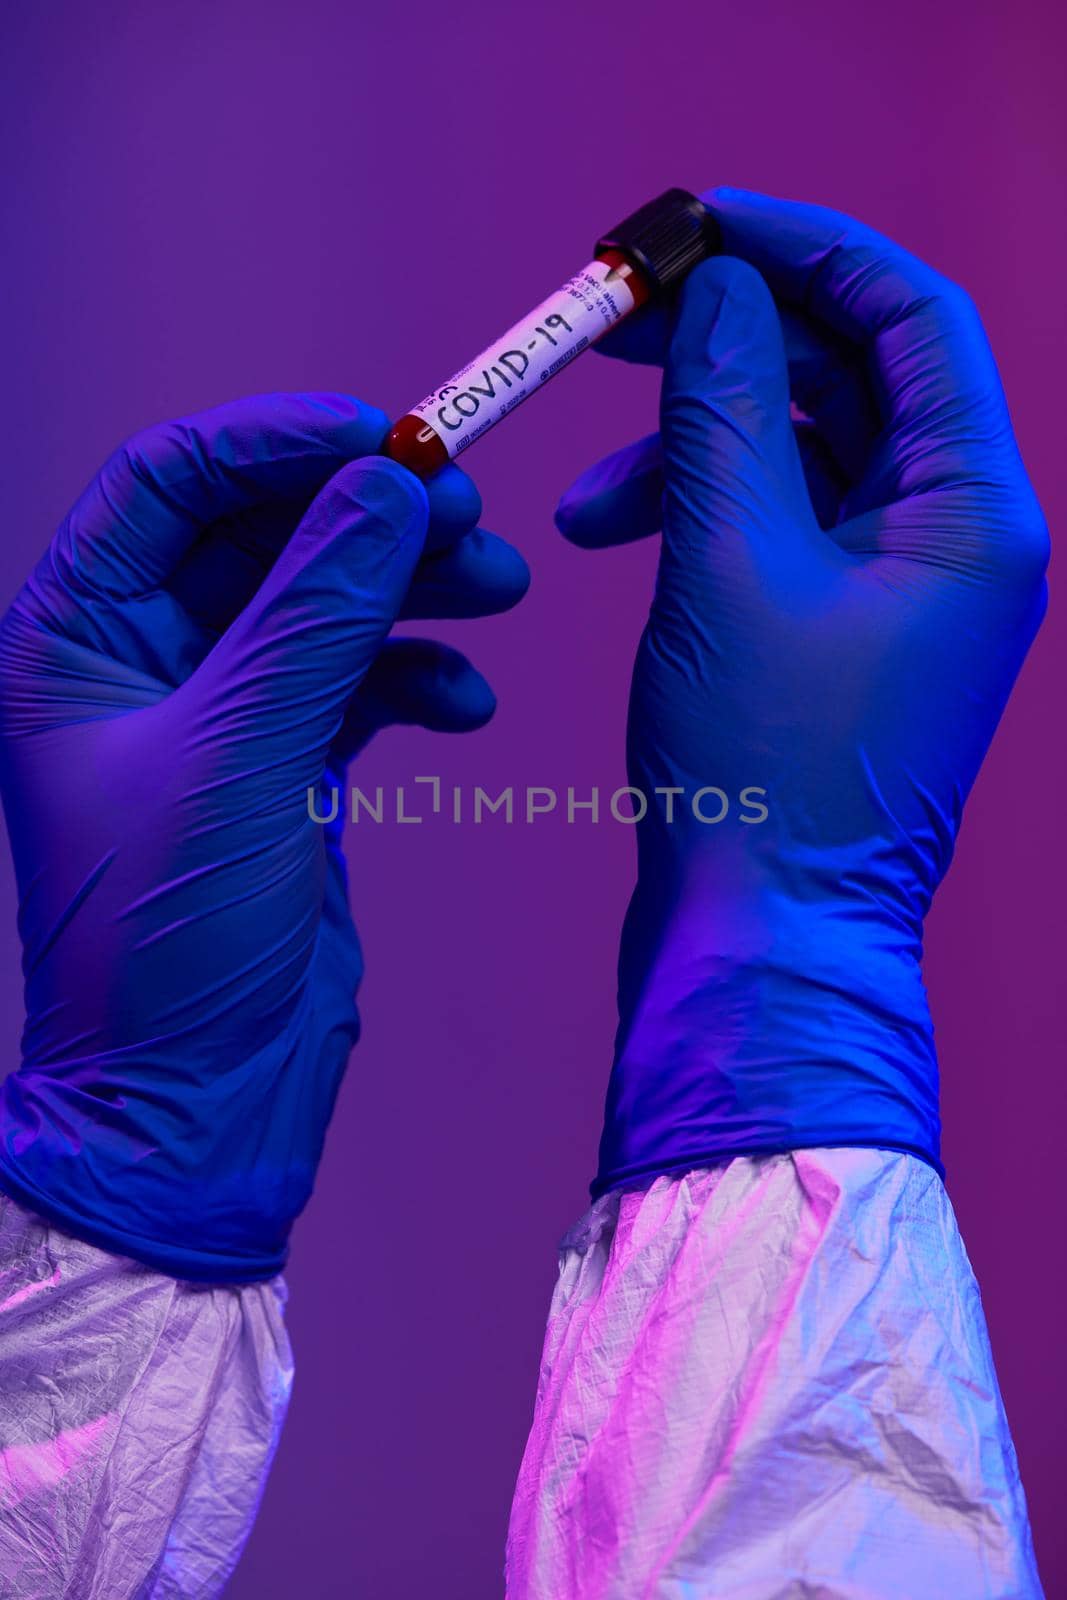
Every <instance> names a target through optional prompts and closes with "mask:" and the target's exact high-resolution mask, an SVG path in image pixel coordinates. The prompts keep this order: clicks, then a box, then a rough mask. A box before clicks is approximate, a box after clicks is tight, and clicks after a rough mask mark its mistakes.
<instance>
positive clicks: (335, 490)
mask: <svg viewBox="0 0 1067 1600" xmlns="http://www.w3.org/2000/svg"><path fill="white" fill-rule="evenodd" d="M326 492H327V493H330V494H333V495H338V496H341V497H343V498H344V499H345V500H347V501H349V502H350V503H351V505H352V506H353V507H354V508H355V509H356V510H358V511H360V512H362V513H363V514H364V515H367V516H372V517H374V518H375V519H376V520H378V521H379V522H380V523H381V524H382V526H383V528H389V529H391V530H392V531H393V532H394V534H398V535H399V537H400V540H403V539H405V538H409V537H410V538H418V539H420V540H421V539H424V538H425V536H426V528H427V523H428V521H429V499H428V497H427V494H426V488H425V485H424V484H422V483H421V482H420V480H419V479H418V478H416V477H415V475H414V473H412V472H409V471H408V469H407V468H406V467H402V466H401V465H400V464H399V462H396V461H390V460H389V459H388V457H386V456H362V457H360V459H359V460H357V461H350V462H349V463H348V464H347V465H346V466H344V467H342V468H341V470H340V471H339V472H337V473H335V474H334V476H333V477H332V478H331V479H330V482H329V484H328V486H327V491H326Z"/></svg>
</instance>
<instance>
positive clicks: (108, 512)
mask: <svg viewBox="0 0 1067 1600" xmlns="http://www.w3.org/2000/svg"><path fill="white" fill-rule="evenodd" d="M386 426H387V420H386V417H385V414H384V413H383V412H381V411H379V410H378V409H377V407H376V406H367V405H364V404H363V403H362V402H361V401H358V400H354V399H351V398H350V397H349V396H347V395H338V394H265V395H254V396H252V397H250V398H248V399H243V400H235V401H232V402H230V403H229V404H227V405H222V406H217V407H215V408H214V409H213V410H210V411H202V412H198V413H196V414H195V415H192V416H188V417H182V418H178V419H177V420H176V421H173V422H164V423H161V424H159V425H158V426H157V427H152V428H146V429H144V430H143V431H142V432H140V433H137V434H134V435H133V436H132V437H131V438H130V439H128V440H127V441H126V443H125V444H123V445H121V446H120V447H119V449H118V450H116V451H115V452H114V454H113V455H112V456H111V457H110V459H109V460H108V461H107V462H106V463H105V464H104V466H103V468H102V469H101V471H100V472H99V473H98V475H97V476H96V477H95V478H94V479H93V481H92V483H90V485H89V487H88V488H87V489H86V490H85V492H84V493H83V494H82V496H81V497H80V499H79V500H78V501H77V502H76V504H75V505H74V507H73V509H72V510H71V512H70V514H69V515H68V517H67V519H66V521H65V522H64V524H63V527H62V528H61V529H60V531H59V533H58V534H57V536H56V539H55V540H54V541H53V552H52V553H53V555H54V557H55V558H56V559H57V560H58V562H59V564H60V568H61V576H62V577H63V578H65V579H69V582H70V587H71V588H72V589H74V590H75V591H76V592H77V591H80V590H81V591H84V590H88V592H89V593H90V594H100V593H102V594H104V595H106V596H108V597H109V598H115V599H122V598H126V597H128V596H130V595H135V594H143V593H145V592H146V591H148V590H151V589H154V588H156V587H157V586H158V585H159V584H160V583H161V582H162V580H163V579H164V578H165V577H166V576H167V574H168V573H169V572H170V571H171V569H172V568H173V567H174V565H175V564H176V562H177V561H178V560H179V559H180V557H181V556H182V555H183V554H184V553H185V551H186V550H187V549H188V548H189V547H190V546H191V545H192V543H193V541H194V540H195V539H196V537H197V536H198V535H199V534H201V533H203V532H204V530H205V529H206V528H207V527H208V526H209V525H210V524H211V523H213V522H215V521H216V520H217V519H218V518H220V517H223V516H226V515H228V514H231V513H234V512H238V511H242V510H244V509H246V508H248V507H250V506H254V505H257V504H262V503H264V502H267V501H270V500H275V499H290V500H292V499H300V498H303V499H304V501H305V503H306V502H308V501H310V500H311V499H312V498H313V497H314V495H315V494H316V493H317V492H318V490H319V489H320V488H321V487H322V485H323V483H325V481H326V480H327V479H328V478H329V477H331V476H332V474H333V473H335V472H336V471H337V469H338V467H339V466H341V465H342V464H343V463H344V462H345V461H347V460H353V459H355V458H356V457H358V456H362V455H367V454H368V453H369V452H371V451H373V450H374V449H376V448H377V446H378V445H379V444H380V442H381V440H382V438H383V437H384V434H385V430H386Z"/></svg>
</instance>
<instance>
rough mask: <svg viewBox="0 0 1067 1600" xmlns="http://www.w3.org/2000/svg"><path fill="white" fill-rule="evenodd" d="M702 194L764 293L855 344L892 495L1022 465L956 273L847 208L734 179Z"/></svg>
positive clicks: (1014, 478) (1010, 475) (1015, 475)
mask: <svg viewBox="0 0 1067 1600" xmlns="http://www.w3.org/2000/svg"><path fill="white" fill-rule="evenodd" d="M703 198H704V199H705V200H706V201H707V203H708V204H709V205H710V206H711V208H712V209H713V211H714V212H715V215H716V217H717V218H718V220H719V222H720V224H721V226H722V230H723V245H724V248H725V249H726V250H727V251H729V252H731V253H734V254H737V255H740V256H743V257H744V259H745V260H746V261H749V262H750V263H751V264H752V265H753V266H755V267H756V268H757V269H758V270H759V271H760V273H762V275H763V276H764V277H765V278H766V280H767V283H768V284H769V286H770V288H771V290H772V292H773V293H774V295H775V296H776V297H777V298H778V299H780V300H782V301H785V302H787V303H790V304H792V305H794V306H797V307H800V308H801V309H803V310H804V311H806V312H807V313H808V314H809V315H810V316H811V317H813V318H814V319H815V320H816V321H817V322H821V323H823V324H825V325H826V326H827V327H828V328H830V329H832V330H833V332H835V333H836V334H838V335H840V336H843V337H844V338H846V339H848V340H851V341H852V342H854V343H856V344H858V345H861V346H862V347H863V348H864V350H865V351H866V352H867V355H868V358H869V360H870V363H871V369H872V377H873V379H874V382H875V386H876V391H877V395H878V399H879V404H880V408H881V410H882V413H883V415H882V421H883V424H884V426H885V427H886V428H887V429H888V430H889V432H890V433H891V435H892V438H893V446H894V448H893V474H892V477H893V480H894V481H893V484H892V488H893V490H894V491H895V492H896V493H897V494H898V495H902V496H906V495H910V494H915V493H921V492H924V491H926V490H928V489H933V488H939V487H944V486H947V485H957V484H959V483H961V482H965V481H967V480H968V479H980V480H981V481H982V482H984V483H988V482H989V478H990V474H991V473H992V474H995V475H997V476H998V477H999V479H1000V480H1001V481H1002V483H1003V484H1004V486H1005V487H1007V488H1010V489H1011V490H1013V491H1014V490H1015V489H1016V488H1017V486H1018V483H1019V480H1020V478H1021V477H1022V470H1021V465H1020V463H1019V459H1018V454H1017V451H1016V449H1015V445H1014V440H1013V438H1012V432H1011V425H1010V421H1009V417H1008V411H1007V406H1006V404H1005V401H1004V396H1003V392H1002V389H1001V385H1000V379H999V376H998V373H997V368H996V363H995V362H994V360H993V355H992V352H991V351H990V348H989V343H988V340H987V339H986V336H985V332H984V330H983V327H982V323H981V320H980V318H979V316H978V312H977V310H976V309H975V306H974V303H973V301H972V300H971V299H970V297H969V296H968V295H967V294H966V293H965V292H964V290H963V289H962V288H960V287H959V285H957V284H955V283H953V282H952V281H951V280H950V279H948V278H946V277H944V276H943V275H942V274H941V273H939V272H937V271H935V270H934V268H932V267H930V266H928V265H927V264H926V263H925V262H923V261H920V260H919V259H918V258H917V257H916V256H913V255H911V254H910V252H909V251H907V250H904V249H903V248H902V247H901V246H900V245H897V244H894V243H893V242H892V241H891V240H889V239H886V238H884V237H883V236H882V235H881V234H879V233H876V232H875V231H874V229H872V228H868V227H866V226H864V224H863V223H861V222H857V221H855V220H854V219H853V218H852V217H848V216H845V215H843V214H842V213H840V212H837V211H831V210H828V209H826V208H825V207H822V206H811V205H797V204H794V203H792V202H790V201H785V200H775V199H772V198H769V197H768V196H766V195H760V194H753V193H750V192H748V191H746V190H742V189H732V188H717V189H712V190H709V191H708V192H707V193H706V194H705V195H704V196H703Z"/></svg>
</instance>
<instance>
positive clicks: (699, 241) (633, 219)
mask: <svg viewBox="0 0 1067 1600" xmlns="http://www.w3.org/2000/svg"><path fill="white" fill-rule="evenodd" d="M721 245H722V235H721V233H720V230H719V224H718V223H717V222H716V220H715V218H714V217H713V216H712V214H711V212H710V211H709V210H708V208H707V206H706V205H704V203H703V202H702V201H701V200H698V199H697V197H696V195H695V194H690V193H689V190H688V189H668V190H666V191H665V193H663V194H661V195H660V196H659V197H658V198H657V199H655V200H650V201H649V202H648V204H647V205H643V206H641V207H640V208H639V210H637V211H635V212H634V213H633V215H632V216H629V217H627V218H626V220H625V221H624V222H620V223H619V225H618V227H617V228H612V230H611V232H610V233H606V234H605V235H604V237H603V238H602V239H599V240H598V241H597V243H596V245H595V246H594V251H593V253H594V255H599V254H600V253H601V251H602V250H621V251H622V253H623V255H625V256H626V257H628V259H629V260H630V261H632V262H633V264H634V266H635V267H638V268H639V269H640V270H641V271H642V272H643V273H644V274H645V276H646V277H647V278H649V279H650V280H651V282H652V284H653V285H654V287H655V288H656V289H657V290H658V291H659V292H660V293H664V292H665V291H666V290H668V289H672V288H673V287H674V286H675V284H677V283H680V282H681V280H682V279H683V278H684V277H685V275H686V273H687V272H690V271H691V270H692V269H693V267H695V266H696V264H697V262H698V261H704V260H705V259H706V258H707V257H708V256H712V255H714V254H715V252H716V251H717V250H719V249H720V248H721Z"/></svg>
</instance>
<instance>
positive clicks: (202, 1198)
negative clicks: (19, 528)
mask: <svg viewBox="0 0 1067 1600" xmlns="http://www.w3.org/2000/svg"><path fill="white" fill-rule="evenodd" d="M386 426H387V424H386V418H385V417H384V415H383V414H382V413H381V412H380V411H378V410H376V409H375V408H373V407H370V406H365V405H362V404H360V403H358V402H356V401H353V400H350V399H347V398H345V397H344V396H338V395H273V396H271V395H268V396H263V397H260V398H258V399H252V400H244V401H239V402H237V403H235V404H233V405H228V406H223V407H221V408H219V409H218V410H216V411H211V412H206V413H204V414H203V415H201V416H196V417H190V418H186V419H184V420H182V421H180V422H173V423H169V424H166V425H164V426H162V427H159V428H155V429H152V430H150V431H148V432H146V433H144V434H140V435H138V436H137V437H136V438H134V439H132V440H131V441H130V442H129V443H128V444H127V445H125V446H124V447H123V448H122V449H120V450H119V451H118V452H117V453H116V454H115V455H114V456H113V457H112V459H111V460H110V461H109V462H108V463H107V464H106V465H105V467H104V468H103V470H102V471H101V473H100V475H99V477H98V478H97V479H96V481H95V482H94V483H92V484H91V485H90V487H89V489H88V490H87V491H86V493H85V494H84V495H83V496H82V498H81V499H80V500H79V502H78V504H77V505H76V506H75V507H74V509H73V510H72V511H71V513H70V514H69V516H68V517H67V518H66V520H65V521H64V523H63V525H62V527H61V528H60V529H59V532H58V533H57V534H56V537H55V539H54V540H53V543H52V545H51V548H50V549H49V551H48V552H47V554H46V555H45V556H44V558H43V559H42V560H41V562H40V563H39V565H38V566H37V569H36V571H35V572H34V574H33V576H32V577H31V578H30V579H29V581H28V582H27V583H26V585H25V587H24V588H23V589H22V591H21V593H20V594H19V595H18V597H17V598H16V600H15V602H14V604H13V605H12V607H11V609H10V611H9V612H8V614H7V616H6V617H5V619H4V621H3V624H2V628H0V778H2V784H3V798H4V806H5V811H6V815H7V821H8V828H9V832H10V836H11V843H12V848H13V851H14V857H15V866H16V871H17V878H18V887H19V895H20V911H19V918H20V929H21V934H22V940H23V947H24V971H25V981H26V1010H27V1020H26V1027H25V1033H24V1051H23V1057H24V1059H23V1064H22V1066H21V1068H20V1070H19V1071H17V1072H16V1073H14V1074H13V1075H12V1076H10V1077H9V1078H8V1079H7V1080H6V1082H5V1083H4V1085H3V1089H2V1091H0V1094H2V1103H0V1186H2V1187H4V1188H6V1189H8V1190H9V1192H10V1193H12V1194H13V1195H14V1196H15V1197H16V1199H18V1200H20V1201H22V1202H23V1203H24V1204H26V1205H28V1206H30V1207H32V1208H33V1209H35V1210H38V1211H40V1212H42V1213H44V1215H46V1216H49V1217H51V1218H53V1219H54V1220H56V1221H58V1222H59V1223H60V1224H61V1225H63V1226H65V1227H67V1228H69V1229H70V1230H72V1231H73V1232H75V1233H76V1234H79V1235H80V1236H82V1237H85V1238H87V1239H89V1240H91V1241H93V1242H95V1243H99V1244H102V1245H104V1246H105V1247H107V1248H109V1249H113V1250H116V1251H119V1252H120V1253H123V1254H129V1255H132V1256H135V1257H138V1258H139V1259H141V1260H143V1261H146V1262H148V1263H149V1264H151V1265H154V1266H157V1267H159V1268H161V1269H162V1270H164V1271H167V1272H171V1273H173V1274H174V1275H175V1276H178V1277H190V1278H207V1279H212V1278H213V1279H224V1280H227V1281H234V1282H236V1281H243V1280H248V1279H253V1278H259V1277H266V1276H269V1275H270V1274H271V1273H273V1272H275V1271H277V1270H278V1268H279V1267H280V1266H281V1265H282V1263H283V1261H284V1258H285V1251H286V1237H287V1234H288V1231H289V1227H290V1224H291V1222H292V1220H293V1218H294V1217H295V1216H296V1214H297V1213H298V1212H299V1211H300V1209H301V1207H302V1206H303V1205H304V1203H305V1201H306V1200H307V1198H308V1195H309V1194H310V1192H311V1186H312V1182H313V1179H314V1174H315V1168H316V1164H317V1162H318V1159H319V1155H320V1152H321V1148H322V1142H323V1136H324V1132H325V1128H326V1124H327V1122H328V1120H329V1117H330V1113H331V1110H332V1107H333V1103H334V1098H335V1095H336V1093H337V1089H338V1085H339V1082H340V1078H341V1074H342V1072H343V1070H344V1066H345V1063H346V1060H347V1057H348V1053H349V1050H350V1048H351V1046H352V1044H353V1042H354V1040H355V1038H356V1036H357V1032H358V1021H357V1013H356V1008H355V1003H354V999H353V995H354V991H355V988H356V985H357V983H358V982H359V979H360V976H361V973H362V960H361V955H360V948H359V943H358V940H357V938H356V934H355V930H354V928H353V925H352V921H351V918H350V916H349V912H348V906H347V901H346V892H345V869H344V860H343V857H342V855H341V851H340V847H339V837H338V835H339V830H340V826H341V820H340V818H339V820H338V822H337V823H336V825H334V826H333V827H331V828H330V829H324V828H323V827H322V826H320V825H318V824H317V823H316V822H314V821H312V820H311V817H310V816H309V809H308V789H309V787H314V786H315V785H318V784H322V783H325V782H327V781H329V782H330V783H331V784H332V783H340V782H341V769H342V768H343V764H344V762H345V761H346V760H347V759H348V758H349V757H350V756H351V755H352V754H354V753H355V752H356V751H358V750H359V749H360V748H362V746H363V745H364V744H365V743H366V742H367V740H368V739H369V738H370V737H371V735H372V734H373V733H374V731H375V730H376V729H377V728H380V727H381V726H383V725H384V724H385V723H387V722H390V721H404V722H421V723H424V724H426V725H427V726H429V727H433V728H439V729H445V730H462V729H466V728H473V727H477V726H479V725H480V724H481V723H483V722H485V721H486V720H487V719H488V717H489V716H490V715H491V714H492V711H493V707H494V701H493V696H492V692H491V691H490V689H489V687H488V685H487V684H486V683H485V681H484V679H483V678H481V676H480V675H479V674H478V673H477V672H475V670H474V669H473V667H471V666H470V664H469V663H468V662H467V661H466V660H465V658H464V657H462V656H461V655H459V654H458V653H457V652H456V651H454V650H450V649H447V648H446V647H445V646H443V645H437V644H434V643H432V642H429V641H419V640H398V641H392V642H389V643H386V644H384V647H383V642H384V641H385V638H386V635H387V634H388V632H389V629H390V627H391V625H392V623H393V621H394V620H395V619H396V618H397V617H398V616H401V617H420V616H425V615H433V616H471V615H477V614H482V613H486V612H490V611H496V610H502V609H504V608H506V607H507V606H509V605H511V604H512V603H514V601H515V600H517V599H518V598H519V596H520V595H521V594H522V593H523V591H524V589H525V586H526V582H527V576H528V575H527V572H526V568H525V565H524V563H523V561H522V559H521V557H520V556H518V554H517V553H516V552H515V551H514V550H512V549H511V547H510V546H508V545H506V544H505V543H504V542H503V541H502V540H499V539H497V538H495V537H494V536H493V535H491V534H488V533H485V532H482V531H481V530H479V529H477V527H476V523H477V520H478V516H479V513H480V501H479V498H478V494H477V491H476V490H475V488H474V485H473V484H472V483H471V481H470V479H469V478H467V477H466V475H465V474H464V473H462V472H460V471H459V469H458V468H455V467H450V468H447V469H446V470H445V471H444V472H442V473H440V474H439V475H438V476H437V477H436V478H435V479H434V481H433V483H432V484H431V485H430V486H429V487H428V488H424V487H423V486H422V485H421V484H420V483H419V482H418V481H417V479H415V478H414V477H413V476H411V474H410V473H408V472H406V471H405V470H404V469H403V468H402V467H399V466H396V465H395V464H393V463H392V462H389V461H385V460H383V459H381V458H369V457H368V453H369V452H371V451H374V450H375V449H376V448H377V446H378V445H379V444H380V443H381V440H382V438H383V437H384V434H385V431H386ZM357 458H366V459H357ZM294 528H295V530H296V531H295V532H294V531H293V530H294ZM424 547H425V550H426V551H430V552H431V553H429V554H425V555H424ZM328 809H329V808H328V807H327V808H326V811H327V812H328ZM320 814H323V813H322V812H320ZM341 816H342V817H343V808H342V812H341ZM413 981H414V975H413Z"/></svg>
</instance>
